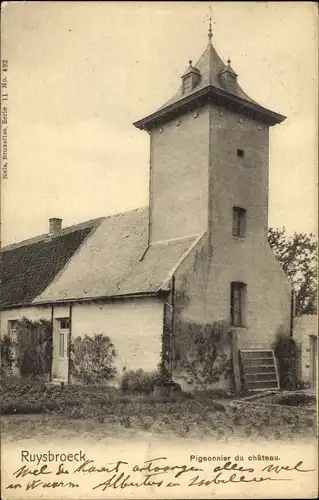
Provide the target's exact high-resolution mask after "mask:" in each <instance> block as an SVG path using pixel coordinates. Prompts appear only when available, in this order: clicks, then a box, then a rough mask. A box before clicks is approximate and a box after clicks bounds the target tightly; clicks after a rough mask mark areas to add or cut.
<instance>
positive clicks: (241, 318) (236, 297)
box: [230, 281, 247, 326]
mask: <svg viewBox="0 0 319 500" xmlns="http://www.w3.org/2000/svg"><path fill="white" fill-rule="evenodd" d="M246 294H247V286H246V285H245V283H240V282H237V281H235V282H232V283H231V289H230V318H231V324H232V325H233V326H245V312H246Z"/></svg>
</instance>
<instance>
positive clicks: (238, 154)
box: [237, 149, 245, 158]
mask: <svg viewBox="0 0 319 500" xmlns="http://www.w3.org/2000/svg"><path fill="white" fill-rule="evenodd" d="M237 156H238V157H239V158H244V156H245V151H244V150H243V149H237Z"/></svg>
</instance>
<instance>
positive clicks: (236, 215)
mask: <svg viewBox="0 0 319 500" xmlns="http://www.w3.org/2000/svg"><path fill="white" fill-rule="evenodd" d="M245 233H246V210H245V209H244V208H240V207H233V235H234V236H240V237H241V238H243V237H244V236H245Z"/></svg>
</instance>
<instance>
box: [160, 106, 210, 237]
mask: <svg viewBox="0 0 319 500" xmlns="http://www.w3.org/2000/svg"><path fill="white" fill-rule="evenodd" d="M209 116H210V113H209V107H208V106H206V107H205V108H202V109H201V110H199V111H198V112H189V113H187V114H185V115H182V116H181V117H180V118H179V119H176V120H173V121H170V122H168V123H166V124H164V125H163V126H162V127H157V128H155V129H153V130H152V133H151V156H150V241H151V242H155V241H161V240H169V239H174V238H179V237H184V236H189V235H194V234H198V233H201V232H203V231H206V230H207V226H208V184H209V177H208V164H209Z"/></svg>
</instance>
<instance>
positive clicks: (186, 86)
mask: <svg viewBox="0 0 319 500" xmlns="http://www.w3.org/2000/svg"><path fill="white" fill-rule="evenodd" d="M191 90H192V77H191V75H188V76H185V78H184V81H183V91H184V94H185V93H186V92H190V91H191Z"/></svg>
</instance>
